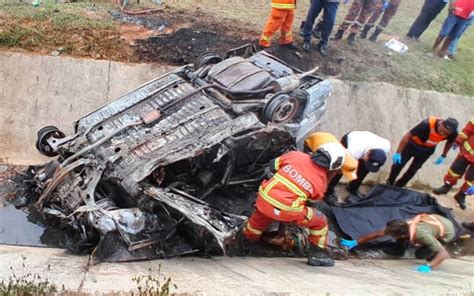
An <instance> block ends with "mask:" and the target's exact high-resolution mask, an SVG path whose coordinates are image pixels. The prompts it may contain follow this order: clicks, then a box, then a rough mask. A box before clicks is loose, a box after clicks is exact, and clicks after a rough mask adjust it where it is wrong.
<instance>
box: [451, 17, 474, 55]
mask: <svg viewBox="0 0 474 296" xmlns="http://www.w3.org/2000/svg"><path fill="white" fill-rule="evenodd" d="M473 22H474V13H471V17H470V19H469V23H468V24H467V26H465V27H464V29H463V30H461V32H460V33H459V36H458V37H457V38H455V39H453V40H452V41H451V43H449V46H448V58H450V59H454V57H455V56H456V51H457V49H458V43H459V39H461V36H462V35H463V34H464V32H465V31H466V30H467V28H469V27H470V26H471V25H472V23H473Z"/></svg>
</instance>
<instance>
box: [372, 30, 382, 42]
mask: <svg viewBox="0 0 474 296" xmlns="http://www.w3.org/2000/svg"><path fill="white" fill-rule="evenodd" d="M381 32H382V29H380V28H378V27H377V28H376V29H375V31H374V33H372V35H371V36H370V38H369V40H370V41H372V42H375V41H377V37H378V36H379V34H380V33H381Z"/></svg>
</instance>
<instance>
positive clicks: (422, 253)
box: [340, 214, 456, 273]
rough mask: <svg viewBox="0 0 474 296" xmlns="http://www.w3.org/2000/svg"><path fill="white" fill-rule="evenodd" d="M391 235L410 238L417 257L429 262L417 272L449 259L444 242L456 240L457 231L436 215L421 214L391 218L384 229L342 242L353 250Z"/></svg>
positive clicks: (418, 268) (430, 268)
mask: <svg viewBox="0 0 474 296" xmlns="http://www.w3.org/2000/svg"><path fill="white" fill-rule="evenodd" d="M386 235H390V236H392V237H393V238H395V239H397V240H398V239H408V240H409V242H410V244H412V245H414V246H415V247H417V249H416V251H415V256H416V258H417V259H426V260H427V261H428V263H427V264H423V265H420V266H418V267H417V268H416V270H417V271H419V272H423V273H428V272H431V271H432V270H433V268H435V267H436V266H439V265H440V264H441V263H442V262H443V261H444V260H445V259H448V258H450V256H449V253H448V251H446V249H445V248H444V246H443V244H446V243H449V242H451V241H453V240H454V238H455V236H456V232H455V230H454V225H453V223H452V222H451V221H450V220H448V219H446V218H445V217H442V216H440V215H436V214H419V215H416V216H415V217H414V218H413V219H411V220H408V221H404V220H392V221H389V222H388V223H387V225H386V227H385V229H383V230H380V231H376V232H374V233H370V234H367V235H365V236H363V237H361V238H359V239H358V240H357V241H356V240H345V239H342V240H341V243H340V244H341V245H343V246H345V247H347V248H349V249H352V248H354V247H356V246H357V245H358V244H361V243H365V242H368V241H370V240H373V239H376V238H380V237H383V236H386Z"/></svg>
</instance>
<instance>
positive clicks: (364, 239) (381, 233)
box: [357, 229, 386, 244]
mask: <svg viewBox="0 0 474 296" xmlns="http://www.w3.org/2000/svg"><path fill="white" fill-rule="evenodd" d="M385 235H386V234H385V229H382V230H379V231H375V232H372V233H369V234H366V235H364V236H362V237H360V238H359V239H358V240H357V243H358V244H363V243H365V242H368V241H371V240H373V239H376V238H380V237H383V236H385Z"/></svg>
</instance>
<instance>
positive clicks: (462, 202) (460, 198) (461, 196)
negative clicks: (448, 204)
mask: <svg viewBox="0 0 474 296" xmlns="http://www.w3.org/2000/svg"><path fill="white" fill-rule="evenodd" d="M454 200H455V201H456V202H457V203H458V205H459V207H460V208H461V210H465V209H466V194H465V193H464V192H462V191H458V193H456V195H455V196H454Z"/></svg>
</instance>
